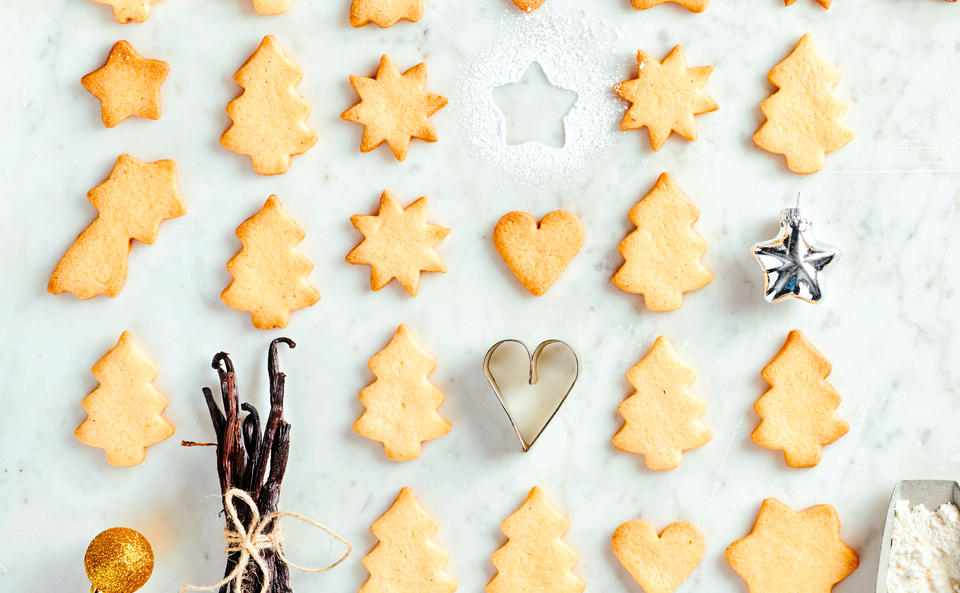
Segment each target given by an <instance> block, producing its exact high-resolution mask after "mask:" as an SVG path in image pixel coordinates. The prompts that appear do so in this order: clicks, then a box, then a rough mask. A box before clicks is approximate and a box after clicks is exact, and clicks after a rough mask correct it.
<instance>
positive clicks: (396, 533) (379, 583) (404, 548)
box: [360, 488, 457, 593]
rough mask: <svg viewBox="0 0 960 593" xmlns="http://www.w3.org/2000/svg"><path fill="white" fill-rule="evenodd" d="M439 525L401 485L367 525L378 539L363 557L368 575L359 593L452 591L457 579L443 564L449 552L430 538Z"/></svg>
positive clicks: (410, 492) (439, 592) (431, 592)
mask: <svg viewBox="0 0 960 593" xmlns="http://www.w3.org/2000/svg"><path fill="white" fill-rule="evenodd" d="M438 529H439V525H438V524H437V521H436V519H434V518H433V517H431V516H430V514H429V513H427V511H425V510H424V509H423V507H422V506H420V503H419V502H418V501H417V498H416V497H415V496H414V495H413V491H412V490H410V488H403V489H402V490H400V494H399V495H398V496H397V499H396V500H395V501H394V503H393V504H392V505H391V506H390V508H389V509H388V510H387V512H386V513H384V514H383V515H382V516H381V517H380V518H379V519H377V520H376V521H375V522H374V523H373V525H371V526H370V531H371V532H372V533H373V535H374V536H375V537H376V538H377V541H378V542H379V543H378V544H377V546H376V547H375V548H374V549H373V550H371V551H370V553H369V554H367V555H366V556H364V557H363V565H364V566H365V567H366V569H367V571H368V572H369V573H370V576H369V577H368V578H367V582H365V583H364V584H363V586H362V587H360V593H453V592H454V591H456V590H457V581H455V580H453V579H452V578H450V575H448V574H447V573H446V572H444V570H443V568H444V566H446V565H447V561H448V560H449V558H450V557H449V556H448V555H447V553H446V552H444V551H443V550H441V549H440V548H438V547H437V545H436V544H434V543H433V541H432V540H431V539H430V538H432V537H433V536H434V535H436V533H437V530H438Z"/></svg>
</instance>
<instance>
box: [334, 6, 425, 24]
mask: <svg viewBox="0 0 960 593" xmlns="http://www.w3.org/2000/svg"><path fill="white" fill-rule="evenodd" d="M422 16H423V0H353V3H352V4H351V5H350V24H351V25H353V26H354V27H363V26H364V25H369V24H370V23H376V24H377V25H379V26H381V27H383V28H384V29H386V28H387V27H392V26H394V25H396V24H397V23H398V22H399V21H400V20H401V19H406V20H408V21H410V22H413V23H415V22H417V21H419V20H420V18H421V17H422Z"/></svg>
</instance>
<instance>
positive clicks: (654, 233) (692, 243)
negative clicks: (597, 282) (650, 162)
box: [611, 173, 713, 311]
mask: <svg viewBox="0 0 960 593" xmlns="http://www.w3.org/2000/svg"><path fill="white" fill-rule="evenodd" d="M699 217H700V210H699V209H698V208H697V207H696V206H695V205H694V204H693V202H691V201H690V199H689V198H687V196H686V194H684V193H683V191H682V190H681V189H680V188H679V187H678V186H677V184H676V183H675V182H674V181H673V177H672V176H671V175H670V174H669V173H663V174H661V175H660V177H659V178H658V179H657V182H656V184H654V186H653V189H651V190H650V192H649V193H648V194H647V195H646V196H644V198H643V199H642V200H640V202H639V203H637V205H636V206H634V207H633V208H631V209H630V221H631V222H633V224H635V225H636V226H637V229H636V230H635V231H633V232H632V233H630V234H629V235H627V237H626V238H625V239H624V240H623V241H621V242H620V253H621V254H622V255H623V259H624V260H625V261H624V264H623V265H622V266H621V267H620V269H619V270H617V272H616V273H615V274H614V275H613V278H611V282H613V283H614V284H615V285H616V286H617V287H618V288H620V289H621V290H624V291H626V292H632V293H635V294H640V295H643V302H644V304H645V305H646V307H647V309H650V310H651V311H673V310H674V309H678V308H679V307H680V305H681V304H682V302H683V294H684V293H685V292H690V291H692V290H698V289H700V288H703V287H704V286H706V285H707V284H710V282H711V281H712V280H713V273H711V272H710V270H708V269H707V268H706V267H704V265H703V264H702V263H701V262H700V258H701V257H703V255H704V254H705V253H706V252H707V243H706V242H705V241H704V240H703V238H701V237H700V235H698V234H697V233H696V232H695V231H694V230H693V228H692V225H693V223H695V222H696V221H697V219H698V218H699Z"/></svg>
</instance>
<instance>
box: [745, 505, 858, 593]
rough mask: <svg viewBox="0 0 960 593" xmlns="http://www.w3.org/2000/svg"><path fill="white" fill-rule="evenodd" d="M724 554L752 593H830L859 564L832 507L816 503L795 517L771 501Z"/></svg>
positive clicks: (791, 510) (762, 506) (788, 508)
mask: <svg viewBox="0 0 960 593" xmlns="http://www.w3.org/2000/svg"><path fill="white" fill-rule="evenodd" d="M726 555H727V562H729V563H730V566H731V567H732V568H733V570H734V571H736V573H737V574H739V575H740V576H741V577H742V578H743V580H744V581H746V582H747V587H748V588H749V589H750V591H752V592H754V593H800V592H802V593H830V591H831V590H832V589H833V586H834V585H835V584H837V583H839V582H840V581H842V580H843V579H845V578H847V577H848V576H849V575H850V573H852V572H853V571H854V570H856V569H857V567H858V566H859V565H860V560H859V558H857V553H856V552H854V551H853V550H851V549H850V548H849V547H848V546H847V545H846V544H845V543H843V540H842V539H840V518H839V517H838V516H837V510H836V509H835V508H833V507H832V506H830V505H827V504H819V505H817V506H813V507H810V508H809V509H806V510H803V511H799V512H798V511H794V510H793V509H791V508H790V507H788V506H787V505H785V504H783V503H782V502H780V501H779V500H777V499H775V498H768V499H766V500H764V501H763V505H761V507H760V514H759V516H757V521H756V523H754V525H753V531H751V532H750V535H748V536H747V537H745V538H743V539H741V540H737V541H735V542H733V543H732V544H730V545H729V546H728V547H727V554H726Z"/></svg>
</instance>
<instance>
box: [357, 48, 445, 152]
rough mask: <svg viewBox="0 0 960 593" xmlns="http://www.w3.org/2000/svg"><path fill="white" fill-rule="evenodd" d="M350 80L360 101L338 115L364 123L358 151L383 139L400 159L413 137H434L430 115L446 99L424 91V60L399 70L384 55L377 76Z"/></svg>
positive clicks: (429, 140)
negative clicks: (404, 70) (411, 66)
mask: <svg viewBox="0 0 960 593" xmlns="http://www.w3.org/2000/svg"><path fill="white" fill-rule="evenodd" d="M350 84H351V85H352V86H353V88H354V90H356V91H357V94H358V95H360V102H359V103H357V104H356V105H354V106H353V107H351V108H350V109H347V110H346V111H344V112H343V113H342V114H340V117H341V118H343V119H345V120H347V121H352V122H356V123H358V124H363V125H364V126H365V127H364V130H363V140H362V141H361V143H360V150H361V152H370V151H371V150H373V149H374V148H376V147H378V146H380V145H381V144H383V143H384V142H386V143H387V145H389V146H390V149H391V150H392V151H393V155H394V156H395V157H396V158H397V160H398V161H402V160H403V159H405V158H407V151H408V150H409V149H410V140H412V139H413V138H419V139H421V140H425V141H427V142H436V141H437V132H436V130H435V129H434V128H433V124H432V123H430V119H429V118H430V116H431V115H433V114H434V113H436V112H437V111H439V110H440V109H441V108H443V106H445V105H446V104H447V99H446V98H445V97H441V96H440V95H434V94H431V93H428V92H427V90H426V86H427V65H426V64H422V63H421V64H417V65H416V66H414V67H413V68H410V69H409V70H407V71H406V72H404V73H403V74H400V70H399V69H397V65H396V64H394V63H393V61H392V60H391V59H390V58H388V57H387V56H383V57H381V58H380V66H379V67H378V68H377V74H376V76H374V77H373V78H367V77H364V76H350Z"/></svg>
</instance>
